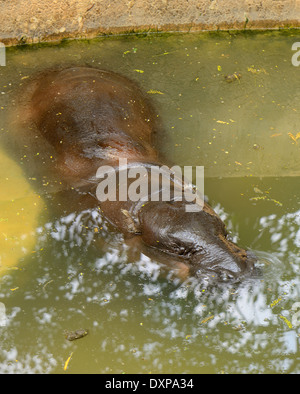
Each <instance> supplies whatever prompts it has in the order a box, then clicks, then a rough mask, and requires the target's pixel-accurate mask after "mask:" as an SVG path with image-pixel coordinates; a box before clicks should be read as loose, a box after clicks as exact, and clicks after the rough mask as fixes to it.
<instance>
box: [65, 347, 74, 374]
mask: <svg viewBox="0 0 300 394" xmlns="http://www.w3.org/2000/svg"><path fill="white" fill-rule="evenodd" d="M72 356H73V352H72V353H71V354H70V357H69V358H68V359H67V361H66V362H65V365H64V371H66V370H67V368H68V365H69V362H70V360H71V358H72Z"/></svg>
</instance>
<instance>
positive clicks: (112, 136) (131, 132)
mask: <svg viewBox="0 0 300 394" xmlns="http://www.w3.org/2000/svg"><path fill="white" fill-rule="evenodd" d="M29 84H30V91H31V94H30V97H29V100H28V105H27V110H26V111H27V112H26V116H25V117H26V119H27V121H29V122H30V124H32V125H34V128H35V132H37V133H39V135H40V137H41V138H43V139H44V140H45V141H46V143H47V144H49V145H50V146H51V147H52V149H53V151H54V152H55V164H54V165H55V168H54V170H55V171H56V172H57V174H59V176H60V178H61V179H62V180H63V181H64V182H65V183H67V184H68V185H69V186H71V187H81V186H83V187H85V190H89V189H90V190H89V191H90V192H91V193H94V192H95V176H96V173H97V170H98V168H99V167H101V166H104V165H109V166H111V167H113V168H116V170H117V169H118V164H119V160H120V159H126V160H127V162H128V163H129V166H130V163H138V164H139V165H140V166H141V167H145V168H146V170H147V171H148V168H149V166H150V165H152V164H158V165H160V164H161V163H160V159H159V155H158V152H157V151H156V149H155V148H154V144H153V135H154V134H156V135H157V134H158V133H159V128H158V126H157V115H156V114H155V112H154V111H153V108H152V105H151V103H149V102H148V99H147V98H146V97H145V96H144V94H143V93H142V92H141V90H140V89H139V88H138V86H137V85H136V84H135V83H133V82H132V81H130V80H129V79H127V78H125V77H123V76H121V75H118V74H116V73H114V72H110V71H103V70H99V69H95V68H89V67H73V68H66V69H60V70H52V71H46V72H44V73H42V74H40V75H39V76H38V77H36V78H33V80H32V81H31V82H29ZM99 206H100V208H101V210H102V212H103V215H104V217H105V218H106V219H107V220H108V221H109V222H111V223H112V224H113V225H114V226H115V227H116V228H117V229H118V230H119V231H121V232H122V233H123V234H124V235H125V237H126V238H127V239H133V238H134V239H135V240H136V241H137V242H138V243H140V244H141V245H143V248H146V249H147V250H149V251H152V252H154V254H155V256H156V258H160V257H159V256H161V259H162V260H164V261H169V262H172V263H178V265H181V266H184V267H185V269H186V273H187V274H188V275H196V274H197V273H198V272H201V271H202V272H203V271H204V272H208V273H211V274H212V275H218V274H220V275H221V276H224V275H225V276H226V277H228V278H241V277H243V276H245V275H246V274H251V273H252V272H253V271H254V263H255V257H254V255H253V254H252V253H251V252H247V251H246V250H244V249H242V248H240V247H238V246H237V245H235V244H234V243H233V242H231V241H230V240H229V239H228V235H227V232H226V228H225V225H224V223H223V222H222V220H221V219H220V217H219V216H218V215H217V214H216V213H215V212H214V210H213V209H212V208H211V207H210V206H209V205H208V204H206V203H204V206H203V209H201V210H199V211H196V212H188V211H187V210H186V201H184V200H183V201H179V200H176V199H174V198H173V199H171V200H170V201H162V200H159V201H150V200H148V201H145V202H144V203H141V201H139V200H138V201H131V200H126V201H121V200H120V199H116V201H102V202H100V201H99Z"/></svg>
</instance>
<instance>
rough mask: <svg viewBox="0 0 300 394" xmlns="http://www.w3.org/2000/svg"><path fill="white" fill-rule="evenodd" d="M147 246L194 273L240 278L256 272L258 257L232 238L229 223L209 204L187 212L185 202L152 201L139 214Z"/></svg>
mask: <svg viewBox="0 0 300 394" xmlns="http://www.w3.org/2000/svg"><path fill="white" fill-rule="evenodd" d="M139 223H140V230H141V237H142V239H143V241H144V243H145V244H146V245H148V246H150V247H152V248H156V249H158V250H160V251H162V252H164V253H166V254H168V255H169V256H170V260H171V259H173V260H177V261H180V262H184V263H186V265H187V266H188V267H189V268H190V270H189V271H190V273H191V274H194V275H197V273H201V272H204V273H207V272H208V273H212V274H213V275H214V274H215V275H216V276H218V277H221V278H225V279H239V278H240V277H243V276H245V275H247V274H251V273H252V272H253V271H254V263H255V261H256V258H255V256H254V255H253V254H252V253H251V252H247V251H246V250H244V249H242V248H240V247H238V246H237V245H235V244H234V243H233V242H231V241H230V240H229V239H228V234H227V231H226V228H225V224H224V223H223V222H222V220H221V219H220V217H219V216H218V215H217V214H216V213H215V212H214V211H213V209H212V208H210V207H209V206H208V205H207V204H205V205H204V208H203V210H202V211H199V212H186V210H185V204H183V203H182V202H172V203H169V202H157V203H156V202H151V203H149V204H146V205H145V206H144V207H143V208H142V209H141V210H140V212H139Z"/></svg>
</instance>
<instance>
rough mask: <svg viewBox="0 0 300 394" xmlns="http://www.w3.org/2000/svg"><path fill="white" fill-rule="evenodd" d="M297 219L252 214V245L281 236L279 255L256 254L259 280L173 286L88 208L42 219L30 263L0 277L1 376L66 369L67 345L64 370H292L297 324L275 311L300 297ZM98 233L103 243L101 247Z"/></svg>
mask: <svg viewBox="0 0 300 394" xmlns="http://www.w3.org/2000/svg"><path fill="white" fill-rule="evenodd" d="M298 221H299V212H296V213H295V214H293V215H291V214H286V215H283V216H282V217H276V215H272V216H270V217H262V218H260V219H259V222H258V226H259V228H260V236H259V238H260V241H261V240H262V238H264V237H267V238H268V240H269V243H270V244H273V240H274V237H275V235H274V234H281V236H280V237H279V235H278V236H276V240H275V242H278V248H276V250H277V251H278V252H277V253H276V255H275V257H273V256H272V255H271V254H267V253H262V258H261V265H262V266H263V269H264V276H263V278H262V279H260V280H257V279H248V280H247V281H246V282H244V283H242V284H239V285H232V283H230V282H228V283H222V284H216V283H214V284H212V283H210V282H208V281H206V279H205V278H202V279H201V280H198V279H197V280H196V279H190V280H188V281H187V282H185V283H180V282H179V281H178V280H177V279H176V278H173V279H172V276H171V275H170V274H169V275H168V274H167V276H168V277H166V275H164V274H163V267H161V266H160V265H159V264H158V263H155V262H153V261H151V260H150V259H149V258H148V257H146V256H145V255H143V254H141V255H140V256H139V258H138V256H137V255H135V256H134V262H132V261H133V260H131V259H132V258H133V257H132V256H130V249H129V248H128V247H126V246H123V245H122V244H121V245H120V242H119V241H120V239H119V235H117V234H113V233H112V232H111V231H109V230H108V229H107V226H106V224H105V223H103V222H102V221H101V217H100V216H99V213H98V212H97V211H96V210H95V211H85V212H82V213H80V214H79V215H77V216H76V217H74V216H70V215H69V216H67V217H63V218H61V219H59V220H56V221H55V222H53V223H47V224H45V226H43V227H41V228H39V229H38V235H39V243H38V248H40V247H41V248H40V250H39V252H38V253H37V254H36V256H34V258H33V259H31V262H30V265H29V264H28V265H27V266H26V270H25V267H24V271H23V272H20V273H18V274H15V275H11V276H10V275H7V276H6V277H5V278H4V279H3V280H2V286H1V293H0V299H1V300H6V309H7V316H6V317H7V324H6V327H5V328H1V339H2V340H1V350H0V357H1V358H0V360H2V361H1V363H0V370H1V372H62V371H63V365H64V362H65V361H66V359H67V358H68V357H69V355H70V354H71V353H72V352H73V355H72V359H71V361H70V364H69V367H68V368H69V371H70V372H86V373H89V372H101V373H111V372H114V373H121V372H126V373H130V372H133V373H134V372H144V373H149V372H153V373H154V372H158V373H160V372H162V373H163V372H168V371H172V372H175V373H177V372H178V373H179V372H180V373H182V372H187V373H188V372H195V373H202V372H216V373H220V372H231V373H233V372H237V373H240V372H253V373H254V372H299V363H298V361H299V360H298V355H299V350H298V343H299V336H298V335H299V333H300V329H299V328H297V327H293V328H289V327H288V326H287V324H286V322H285V321H284V320H283V319H282V316H283V317H286V319H288V320H289V321H291V320H292V312H291V308H292V305H293V303H294V302H295V301H297V300H299V299H300V294H299V281H298V278H297V273H298V270H299V268H298V267H299V263H300V261H299V260H300V256H297V255H296V254H295V252H294V251H293V248H287V245H290V244H293V243H295V242H297V238H295V237H294V233H293V232H292V233H290V232H289V228H290V227H291V226H296V225H297V223H298ZM95 226H97V228H101V237H99V234H98V233H96V236H95V232H94V228H96V227H95ZM268 234H269V235H268ZM99 238H104V239H105V240H108V241H109V242H108V244H107V245H106V248H103V250H102V252H100V253H99V249H98V247H97V242H99ZM102 241H103V239H102V240H100V242H102ZM70 244H71V245H72V248H70V246H69V245H70ZM281 245H282V247H281ZM42 246H44V249H43V250H42ZM290 250H291V252H290ZM78 256H80V257H78ZM266 256H267V258H266ZM282 261H289V265H288V266H289V268H290V272H285V273H284V274H283V273H282ZM280 265H281V266H280ZM32 273H34V275H33V274H32ZM24 276H25V278H26V279H24ZM16 285H19V287H20V288H21V291H20V292H18V291H15V292H12V291H11V288H13V287H15V286H16ZM278 299H279V301H278V303H277V304H276V303H275V305H274V306H273V307H272V306H271V304H273V303H274V301H276V300H278ZM80 327H84V328H88V329H89V335H88V336H87V337H85V338H84V339H81V340H78V341H77V342H73V343H69V342H67V341H66V340H65V338H64V335H63V331H64V329H66V328H67V329H77V328H80ZM29 338H30V341H28V339H29ZM274 343H276V346H274ZM33 344H34V345H33ZM108 355H109V356H108ZM224 360H226V362H225V361H224Z"/></svg>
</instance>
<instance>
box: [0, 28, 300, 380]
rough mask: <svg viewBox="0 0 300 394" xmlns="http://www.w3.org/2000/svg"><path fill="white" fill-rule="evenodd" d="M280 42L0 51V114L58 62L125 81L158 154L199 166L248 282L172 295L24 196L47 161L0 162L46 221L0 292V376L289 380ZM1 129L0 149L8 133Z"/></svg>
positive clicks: (297, 237)
mask: <svg viewBox="0 0 300 394" xmlns="http://www.w3.org/2000/svg"><path fill="white" fill-rule="evenodd" d="M294 41H295V37H290V36H285V35H281V34H275V33H272V34H269V35H265V36H264V35H251V36H247V35H245V36H244V35H241V36H237V37H234V36H230V35H227V34H225V35H224V34H220V35H215V36H206V35H190V36H170V37H156V38H155V37H146V38H145V39H136V38H124V39H113V40H95V41H92V42H89V43H88V42H84V43H81V42H75V43H70V44H66V45H64V46H56V47H45V48H38V47H36V48H34V49H26V48H25V49H23V50H10V51H8V67H6V68H1V70H0V82H1V89H2V93H3V94H2V95H1V111H2V112H1V114H2V113H4V114H5V113H6V112H5V110H6V109H7V108H13V101H12V100H11V97H12V96H11V92H12V91H14V90H15V89H16V88H18V87H19V85H20V84H22V83H23V79H24V78H25V79H26V78H27V76H28V75H29V74H31V73H33V72H34V71H36V70H39V69H41V68H44V67H49V66H53V65H55V64H57V63H63V62H65V61H66V59H68V60H67V62H71V63H74V62H75V63H76V64H89V65H94V66H97V67H103V68H107V69H112V70H115V71H119V72H122V73H123V74H125V75H127V76H129V77H131V78H133V79H134V80H137V81H138V82H139V83H140V84H141V85H142V87H143V88H144V89H145V91H147V92H150V93H149V94H151V95H152V96H153V98H154V100H155V101H156V103H157V104H158V108H159V109H160V116H161V117H162V118H163V122H164V125H165V129H166V135H164V136H163V137H162V140H161V141H160V142H161V145H162V148H163V147H164V150H165V152H164V153H165V154H166V155H167V156H168V157H170V158H171V159H172V160H173V161H175V162H176V163H177V164H185V165H202V164H204V165H205V167H206V168H207V173H206V175H210V176H212V177H214V178H212V179H207V181H206V185H205V187H206V194H207V195H208V196H209V198H210V202H211V204H212V205H213V206H214V207H215V208H216V210H217V211H218V213H219V214H220V215H221V217H222V219H224V220H225V222H226V224H227V227H228V230H229V232H230V234H231V235H232V237H233V240H234V241H235V242H238V243H239V244H240V245H241V246H243V247H247V248H251V249H253V250H254V251H256V253H257V255H258V257H259V266H260V268H261V270H262V276H261V277H259V278H251V279H247V280H245V281H244V282H242V283H232V282H223V283H216V282H214V281H213V279H212V278H208V277H206V276H202V277H199V278H197V279H195V278H194V279H193V278H191V279H189V280H187V281H185V282H184V283H182V282H181V281H180V280H179V279H178V278H177V277H176V275H175V273H174V272H172V271H171V272H170V271H168V270H167V269H166V268H165V267H164V266H163V265H161V264H159V263H158V262H156V261H154V260H153V259H150V258H149V257H147V256H146V255H144V254H142V253H141V252H140V251H137V250H135V249H134V248H132V247H129V246H128V245H127V244H125V243H124V240H123V238H122V237H121V236H120V235H119V234H118V233H116V232H115V231H114V230H113V229H112V228H111V227H110V226H109V224H107V223H106V222H105V221H104V220H103V219H102V218H101V216H100V215H99V210H97V208H95V209H82V210H80V209H78V207H76V208H77V209H73V208H72V207H71V205H72V204H71V201H70V199H69V200H68V199H67V200H66V201H68V205H69V206H68V208H70V209H69V211H66V212H63V213H61V212H62V211H64V208H63V209H62V210H61V211H60V213H58V211H59V210H58V209H57V210H55V209H54V208H55V205H59V204H58V203H57V201H60V202H62V201H63V200H57V199H55V198H54V194H53V189H52V190H51V192H50V191H49V189H50V187H49V183H48V182H47V180H45V178H43V179H42V182H41V185H40V184H37V183H38V179H39V178H38V176H39V175H41V174H37V176H36V178H34V175H35V174H34V171H35V170H37V172H38V169H43V168H44V167H43V166H42V165H41V163H42V164H43V165H44V163H46V161H47V157H48V156H49V155H50V154H49V152H45V148H44V147H42V146H41V147H40V146H39V147H38V146H35V149H34V151H33V152H31V151H30V149H28V144H26V143H24V147H23V148H22V149H21V151H20V150H17V149H15V150H14V149H12V147H11V146H10V149H12V151H13V152H14V157H15V159H16V162H17V163H18V164H19V165H20V167H21V168H24V169H25V168H26V171H24V174H26V176H27V177H28V178H31V182H32V184H33V185H34V187H35V188H36V190H37V191H38V192H39V194H41V195H42V196H43V198H44V200H45V201H46V203H47V207H48V213H47V212H46V213H45V212H44V215H46V214H48V216H47V217H44V216H43V217H42V218H41V220H40V224H39V227H38V228H37V229H36V237H35V239H36V244H35V248H34V249H33V250H32V252H31V253H29V254H27V255H26V257H25V258H23V259H22V260H20V261H19V264H18V265H17V268H18V269H17V270H13V271H7V272H6V273H5V275H4V276H3V277H1V278H0V373H8V372H11V373H18V372H35V373H55V372H57V373H63V372H64V366H65V363H66V361H67V360H68V359H69V358H70V357H71V358H70V360H69V363H68V365H67V369H66V372H70V373H78V372H82V373H122V372H124V373H137V372H141V373H150V372H152V373H168V372H169V373H170V372H172V373H189V372H194V373H206V372H210V373H246V372H249V373H268V372H269V373H282V372H291V373H299V372H300V369H299V365H300V364H299V349H298V347H299V335H300V328H299V327H300V326H298V324H297V320H296V319H295V318H294V317H295V316H296V311H297V309H296V310H294V311H293V310H292V309H293V306H295V303H297V302H299V301H300V294H299V292H300V281H299V266H300V254H299V250H300V249H299V246H300V230H299V228H300V226H299V224H300V210H299V204H300V199H299V186H298V185H299V178H296V177H295V178H292V177H289V178H284V177H281V178H278V176H281V175H289V176H291V175H297V174H298V175H299V144H298V143H296V142H295V141H293V140H292V139H291V138H290V137H289V136H288V133H293V134H294V135H296V134H297V124H298V119H299V115H298V112H299V108H300V97H299V94H298V93H297V84H296V83H295V81H297V78H299V77H298V75H299V70H296V69H295V68H293V67H292V66H291V65H290V63H289V59H290V55H291V54H290V48H291V42H294ZM241 53H243V56H241ZM262 54H263V55H264V56H262ZM4 69H5V70H4ZM136 70H140V71H144V72H143V73H142V72H137V71H136ZM236 71H238V72H241V74H242V77H241V79H240V80H238V81H234V82H232V84H228V83H227V82H226V81H225V80H224V74H225V75H226V74H232V73H233V72H236ZM161 93H162V94H161ZM4 119H5V116H4V117H1V118H0V121H1V134H0V138H1V142H3V143H5V144H6V143H7V140H9V137H10V136H11V134H13V131H14V130H12V129H10V127H9V126H8V125H7V124H6V123H5V122H4ZM200 131H201V132H200ZM19 149H20V148H19ZM31 160H32V161H31ZM41 160H42V162H41ZM201 160H204V163H203V162H200V161H201ZM189 161H190V162H189ZM50 164H51V163H50ZM45 165H46V164H45ZM28 171H29V172H28ZM31 171H32V172H31ZM28 174H30V175H28ZM244 175H247V176H248V177H246V178H242V176H244ZM267 175H268V176H270V175H272V176H273V178H266V176H267ZM252 176H261V177H262V178H261V179H260V178H255V179H254V177H252ZM219 177H222V178H223V179H219ZM233 177H234V178H233ZM276 177H277V178H276ZM32 178H34V179H32ZM36 179H37V180H36ZM73 205H74V204H73ZM62 206H63V207H66V206H67V205H63V204H62ZM75 206H76V205H75ZM65 209H67V208H65ZM79 328H84V329H88V330H89V334H88V335H87V336H86V337H84V338H82V339H79V340H77V341H74V342H69V341H67V340H66V339H65V336H64V330H66V329H67V330H76V329H79Z"/></svg>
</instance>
